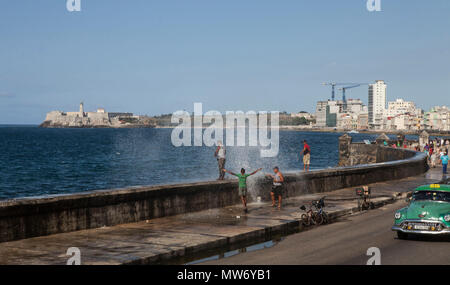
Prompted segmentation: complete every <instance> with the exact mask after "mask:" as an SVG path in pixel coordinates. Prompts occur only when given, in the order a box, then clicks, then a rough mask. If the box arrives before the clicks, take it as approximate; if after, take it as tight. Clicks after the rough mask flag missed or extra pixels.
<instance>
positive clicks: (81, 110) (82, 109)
mask: <svg viewBox="0 0 450 285" xmlns="http://www.w3.org/2000/svg"><path fill="white" fill-rule="evenodd" d="M80 117H81V118H83V117H84V107H83V102H81V103H80Z"/></svg>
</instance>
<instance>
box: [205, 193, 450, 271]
mask: <svg viewBox="0 0 450 285" xmlns="http://www.w3.org/2000/svg"><path fill="white" fill-rule="evenodd" d="M405 205H406V202H404V201H397V202H396V203H394V204H388V205H385V206H383V207H382V208H378V209H375V210H371V211H368V212H365V213H360V214H355V215H351V216H346V217H343V218H342V219H340V220H338V221H336V222H335V223H333V224H330V225H324V226H320V227H316V228H314V229H311V230H309V231H305V232H300V233H297V234H293V235H290V236H287V237H286V238H285V239H283V240H282V241H280V242H279V243H278V244H276V245H275V246H273V247H270V248H266V249H261V250H257V251H252V252H245V253H241V254H238V255H234V256H232V257H228V258H223V259H219V260H213V261H208V262H205V263H202V264H223V265H225V264H227V265H234V264H255V265H279V264H294V265H302V264H305V265H307V264H314V265H316V264H328V265H330V264H336V265H364V264H366V263H367V260H368V259H369V258H370V256H367V250H368V248H370V247H377V248H379V249H380V253H381V264H383V265H388V264H407V265H410V264H447V265H448V264H450V238H434V237H432V238H416V239H412V240H399V239H397V236H396V233H395V232H393V231H391V226H392V222H393V217H394V213H395V210H396V209H399V208H401V207H404V206H405Z"/></svg>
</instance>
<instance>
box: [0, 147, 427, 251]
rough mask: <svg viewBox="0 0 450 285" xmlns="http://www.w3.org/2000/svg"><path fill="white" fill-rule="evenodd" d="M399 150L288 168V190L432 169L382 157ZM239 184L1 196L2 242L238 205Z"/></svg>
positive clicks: (257, 190) (264, 190) (265, 188)
mask: <svg viewBox="0 0 450 285" xmlns="http://www.w3.org/2000/svg"><path fill="white" fill-rule="evenodd" d="M375 147H376V146H375ZM369 150H370V149H369ZM360 151H362V149H360ZM350 152H352V149H350ZM397 152H398V153H397ZM372 155H373V154H372V153H371V154H370V156H372ZM394 156H395V157H406V156H410V157H409V158H407V159H403V160H399V161H390V162H385V163H382V164H378V163H375V164H369V165H363V166H352V167H339V168H334V169H326V170H319V171H311V172H308V173H303V172H301V173H300V172H299V173H285V178H286V183H285V196H287V197H292V196H297V195H302V194H307V193H320V192H326V191H331V190H335V189H341V188H346V187H353V186H358V185H362V184H367V183H374V182H379V181H386V180H391V179H400V178H404V177H408V176H413V175H417V174H420V173H423V172H425V171H426V170H427V162H426V156H425V154H424V153H416V152H413V151H409V150H403V149H392V150H388V151H387V152H385V153H384V154H383V155H381V152H380V157H381V158H380V159H386V157H388V158H392V157H394ZM253 187H254V188H253V189H251V191H250V193H251V195H250V197H249V198H250V201H251V200H253V199H255V197H257V196H260V197H261V198H262V199H263V200H268V199H269V197H270V196H269V193H270V189H271V181H270V180H267V179H264V178H261V179H259V180H258V181H257V182H256V183H255V185H253ZM236 188H237V182H236V181H235V180H232V181H210V182H201V183H189V184H177V185H165V186H154V187H132V188H126V189H116V190H99V191H92V192H87V193H80V194H73V195H63V196H54V197H46V198H33V199H20V200H9V201H3V202H0V242H5V241H11V240H18V239H24V238H29V237H35V236H43V235H50V234H55V233H62V232H70V231H77V230H83V229H90V228H99V227H103V226H112V225H117V224H123V223H132V222H137V221H142V220H147V219H153V218H158V217H163V216H170V215H177V214H183V213H188V212H195V211H201V210H206V209H211V208H218V207H224V206H229V205H234V204H238V203H240V200H239V197H238V195H237V189H236Z"/></svg>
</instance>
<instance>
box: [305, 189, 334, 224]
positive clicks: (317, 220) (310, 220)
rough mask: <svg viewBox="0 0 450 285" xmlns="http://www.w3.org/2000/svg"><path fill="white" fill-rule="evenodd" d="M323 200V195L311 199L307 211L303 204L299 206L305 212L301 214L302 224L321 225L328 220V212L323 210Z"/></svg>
mask: <svg viewBox="0 0 450 285" xmlns="http://www.w3.org/2000/svg"><path fill="white" fill-rule="evenodd" d="M324 200H325V196H324V197H322V198H321V199H320V200H318V201H312V202H311V205H310V206H309V210H308V211H306V207H305V205H302V206H300V209H301V210H303V211H305V212H306V213H305V214H302V215H301V220H302V223H303V225H305V226H310V225H323V224H326V223H328V222H329V218H328V214H327V213H326V212H325V211H324V210H323V208H324V207H325V202H324ZM313 208H314V209H315V211H314V210H313Z"/></svg>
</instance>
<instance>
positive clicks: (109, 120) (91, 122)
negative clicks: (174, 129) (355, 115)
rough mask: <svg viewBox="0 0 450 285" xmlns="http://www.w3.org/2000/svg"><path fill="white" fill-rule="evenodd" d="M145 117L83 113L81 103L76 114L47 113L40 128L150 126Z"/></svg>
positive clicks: (125, 114)
mask: <svg viewBox="0 0 450 285" xmlns="http://www.w3.org/2000/svg"><path fill="white" fill-rule="evenodd" d="M146 118H148V117H146V116H135V115H133V113H118V112H106V111H105V109H103V108H98V109H97V112H85V111H84V105H83V102H81V103H80V109H79V111H78V112H62V111H51V112H49V113H47V116H46V117H45V121H44V122H43V123H42V124H41V127H47V128H52V127H54V128H58V127H60V128H93V127H106V128H108V127H109V128H120V127H130V126H143V127H144V126H147V127H151V126H152V125H151V124H150V122H149V121H148V120H146Z"/></svg>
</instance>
